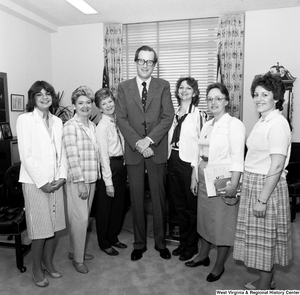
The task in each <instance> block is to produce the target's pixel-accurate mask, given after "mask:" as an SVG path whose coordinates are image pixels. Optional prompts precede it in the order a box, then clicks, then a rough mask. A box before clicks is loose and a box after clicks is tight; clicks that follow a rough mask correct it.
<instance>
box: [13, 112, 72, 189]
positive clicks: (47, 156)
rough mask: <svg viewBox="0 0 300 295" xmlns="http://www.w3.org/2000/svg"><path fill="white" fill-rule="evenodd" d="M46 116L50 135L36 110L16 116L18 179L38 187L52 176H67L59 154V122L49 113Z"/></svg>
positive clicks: (60, 123) (60, 134) (60, 145)
mask: <svg viewBox="0 0 300 295" xmlns="http://www.w3.org/2000/svg"><path fill="white" fill-rule="evenodd" d="M49 116H50V117H51V119H52V120H53V126H52V134H51V136H50V135H49V133H48V131H47V129H46V127H45V124H44V122H43V119H42V118H41V116H40V114H39V113H38V111H37V110H36V109H34V111H33V112H28V113H24V114H22V115H20V116H19V117H18V120H17V135H18V148H19V153H20V158H21V170H20V179H19V181H20V182H23V183H32V184H35V185H36V186H37V187H38V188H40V187H42V186H43V185H45V184H46V183H48V182H50V183H51V182H52V181H53V180H54V179H55V180H57V179H59V178H67V164H66V159H65V157H64V155H63V153H62V129H63V126H62V121H61V120H60V119H59V118H57V117H56V116H53V115H52V114H49ZM53 142H54V143H55V149H54V148H53V145H52V143H53Z"/></svg>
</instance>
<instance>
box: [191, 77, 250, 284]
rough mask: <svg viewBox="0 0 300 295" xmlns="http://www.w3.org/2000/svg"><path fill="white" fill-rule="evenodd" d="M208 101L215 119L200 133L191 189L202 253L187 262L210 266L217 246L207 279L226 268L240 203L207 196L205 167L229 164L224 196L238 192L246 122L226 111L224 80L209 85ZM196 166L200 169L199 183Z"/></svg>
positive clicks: (242, 163)
mask: <svg viewBox="0 0 300 295" xmlns="http://www.w3.org/2000/svg"><path fill="white" fill-rule="evenodd" d="M206 95H207V97H206V101H207V106H208V110H209V111H210V112H211V113H212V114H213V117H214V118H213V119H212V120H210V121H208V122H206V123H205V124H204V126H203V128H202V131H201V135H200V140H199V144H200V154H199V155H200V156H201V158H200V159H201V161H200V164H199V169H198V165H195V168H194V169H193V177H192V183H191V188H192V190H193V192H194V194H195V195H196V194H197V193H198V212H197V215H198V218H197V228H198V233H199V234H200V236H201V237H202V239H201V247H200V253H199V255H198V256H197V257H196V258H195V259H194V260H192V261H189V262H186V266H188V267H197V266H200V265H204V266H209V264H210V259H209V256H208V255H209V250H210V248H211V245H212V244H213V245H216V247H217V260H216V262H215V264H214V267H213V269H212V271H211V273H210V274H209V275H208V276H207V278H206V280H207V281H208V282H214V281H217V280H218V279H219V278H220V277H221V276H222V274H223V273H224V271H225V267H224V264H225V261H226V258H227V255H228V253H229V250H230V246H233V241H234V234H235V227H236V218H237V211H238V206H237V205H235V206H228V205H227V204H226V203H225V202H223V198H221V197H208V195H207V189H206V183H205V178H204V169H205V168H206V167H207V166H208V165H210V164H212V165H228V166H229V172H230V174H231V182H230V183H229V184H228V185H227V186H226V187H225V189H224V190H225V196H227V197H233V196H235V195H236V194H237V188H238V183H239V180H240V176H241V173H242V172H243V168H244V166H243V165H244V146H245V127H244V124H243V123H242V122H241V121H240V120H238V119H236V118H234V117H231V116H230V115H229V114H228V113H227V108H228V105H229V93H228V90H227V88H226V87H225V86H224V85H223V84H221V83H213V84H211V85H209V86H208V87H207V90H206ZM196 169H198V180H199V184H198V185H197V181H196V179H197V177H196V175H197V174H196Z"/></svg>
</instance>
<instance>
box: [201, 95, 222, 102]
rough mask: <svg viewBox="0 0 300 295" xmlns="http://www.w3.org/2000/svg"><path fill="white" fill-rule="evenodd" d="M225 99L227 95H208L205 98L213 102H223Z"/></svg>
mask: <svg viewBox="0 0 300 295" xmlns="http://www.w3.org/2000/svg"><path fill="white" fill-rule="evenodd" d="M224 99H225V97H221V96H215V97H210V96H208V97H207V98H206V99H205V100H206V102H212V101H216V102H222V101H223V100H224Z"/></svg>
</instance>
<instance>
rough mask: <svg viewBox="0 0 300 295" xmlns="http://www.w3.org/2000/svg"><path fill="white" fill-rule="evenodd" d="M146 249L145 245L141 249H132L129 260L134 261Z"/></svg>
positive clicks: (141, 255) (140, 256) (139, 257)
mask: <svg viewBox="0 0 300 295" xmlns="http://www.w3.org/2000/svg"><path fill="white" fill-rule="evenodd" d="M146 251H147V247H146V246H145V247H144V248H143V249H134V250H133V251H132V253H131V260H132V261H136V260H139V259H141V258H142V257H143V253H144V252H146Z"/></svg>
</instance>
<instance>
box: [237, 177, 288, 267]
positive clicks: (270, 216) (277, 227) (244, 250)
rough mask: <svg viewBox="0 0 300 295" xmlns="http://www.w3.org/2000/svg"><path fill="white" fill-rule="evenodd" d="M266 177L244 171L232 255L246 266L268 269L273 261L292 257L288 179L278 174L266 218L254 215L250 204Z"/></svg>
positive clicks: (253, 203) (282, 260)
mask: <svg viewBox="0 0 300 295" xmlns="http://www.w3.org/2000/svg"><path fill="white" fill-rule="evenodd" d="M265 181H266V176H265V175H260V174H255V173H250V172H247V171H245V173H244V176H243V187H242V195H241V200H240V206H239V212H238V219H237V227H236V233H235V240H234V250H233V258H234V259H236V260H241V261H243V262H244V263H245V265H246V266H247V267H251V268H255V269H259V270H262V271H271V270H272V268H273V266H274V264H280V265H282V266H285V265H288V263H289V261H290V260H291V259H292V240H291V223H290V205H289V194H288V188H287V183H286V180H285V179H284V178H280V180H279V181H278V183H277V185H276V187H275V189H274V191H273V193H272V194H271V196H270V198H269V200H268V203H267V209H266V210H267V211H266V216H265V218H257V217H255V216H254V215H253V207H254V205H255V204H256V202H257V199H258V198H259V196H260V193H261V191H262V189H263V186H264V183H265Z"/></svg>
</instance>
